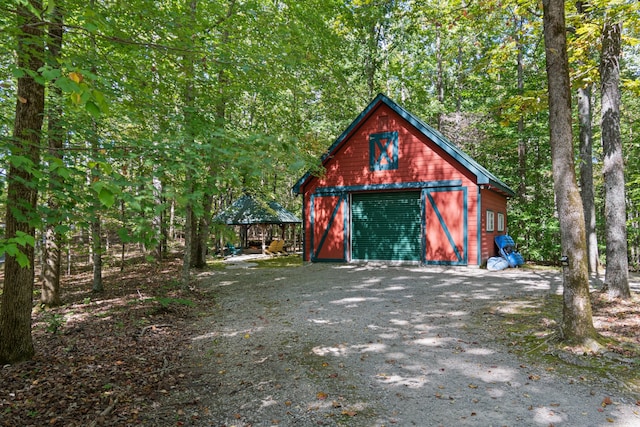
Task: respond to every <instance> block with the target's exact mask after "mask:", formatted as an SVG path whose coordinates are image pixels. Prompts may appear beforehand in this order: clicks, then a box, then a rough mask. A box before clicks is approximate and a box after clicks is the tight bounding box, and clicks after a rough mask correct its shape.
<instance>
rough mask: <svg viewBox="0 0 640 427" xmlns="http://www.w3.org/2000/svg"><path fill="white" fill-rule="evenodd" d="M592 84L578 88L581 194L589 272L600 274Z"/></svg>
mask: <svg viewBox="0 0 640 427" xmlns="http://www.w3.org/2000/svg"><path fill="white" fill-rule="evenodd" d="M591 111H592V103H591V85H587V86H585V87H581V88H579V89H578V121H579V124H580V137H579V139H580V189H581V191H580V196H581V197H582V206H583V209H584V222H585V229H586V239H587V253H588V258H587V259H588V267H589V273H595V274H596V276H598V274H599V271H598V266H599V263H598V235H597V233H596V204H595V193H594V189H593V138H592V135H593V133H592V131H591V118H592V113H591Z"/></svg>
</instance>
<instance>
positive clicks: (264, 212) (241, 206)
mask: <svg viewBox="0 0 640 427" xmlns="http://www.w3.org/2000/svg"><path fill="white" fill-rule="evenodd" d="M213 221H214V222H219V223H223V224H226V225H235V226H240V228H241V235H240V236H241V242H242V246H243V247H246V246H247V243H248V242H247V234H248V233H247V232H248V230H249V228H250V227H251V226H253V225H258V226H260V228H261V233H260V234H261V239H262V251H263V252H264V250H265V248H266V244H265V232H264V228H265V226H269V225H278V226H280V229H281V237H282V239H283V240H284V234H285V227H286V226H287V225H289V224H302V220H301V219H300V218H298V217H297V216H295V215H294V214H293V213H291V212H289V211H288V210H286V209H285V208H283V207H282V205H280V204H279V203H278V202H276V201H273V200H272V201H265V200H261V199H258V198H256V197H253V196H250V195H248V194H245V195H244V196H242V197H240V198H239V199H238V200H236V201H235V202H233V203H232V204H231V206H229V207H228V208H227V209H225V210H224V211H222V212H220V213H219V214H218V215H216V216H215V217H214V218H213ZM294 235H295V234H294ZM294 240H295V239H294Z"/></svg>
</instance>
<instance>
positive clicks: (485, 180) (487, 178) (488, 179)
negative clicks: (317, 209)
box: [292, 93, 515, 197]
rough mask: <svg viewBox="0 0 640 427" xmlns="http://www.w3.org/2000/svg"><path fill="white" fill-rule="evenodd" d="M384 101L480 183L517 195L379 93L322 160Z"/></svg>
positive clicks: (302, 180) (295, 188) (297, 190)
mask: <svg viewBox="0 0 640 427" xmlns="http://www.w3.org/2000/svg"><path fill="white" fill-rule="evenodd" d="M380 102H382V103H384V104H385V105H387V106H388V107H389V108H391V109H392V110H393V111H394V112H396V113H397V114H398V115H399V116H400V117H402V118H403V119H405V120H406V121H407V122H409V123H410V124H411V125H412V126H414V127H415V128H416V129H418V130H419V131H420V132H421V133H422V134H423V135H425V136H427V137H428V138H429V139H431V140H432V141H433V142H434V143H435V144H436V145H438V147H440V148H441V149H442V150H444V151H445V152H446V153H447V154H449V155H450V156H451V157H453V158H454V159H455V160H456V161H457V162H459V163H460V164H461V165H462V166H464V167H465V168H466V169H467V170H468V171H469V172H471V173H473V174H474V175H475V176H476V179H477V180H478V184H491V185H492V186H494V187H496V188H498V189H499V190H501V191H503V192H505V193H506V194H507V195H508V196H509V197H513V196H515V192H514V191H513V190H512V189H511V188H509V186H508V185H507V184H506V183H504V182H503V181H502V180H500V179H499V178H498V177H496V176H495V175H493V174H492V173H491V172H489V171H488V170H487V169H486V168H485V167H483V166H482V165H480V164H479V163H478V162H476V161H475V160H473V159H472V158H471V157H470V156H469V155H467V154H466V153H464V152H463V151H462V150H460V149H459V148H458V147H456V146H455V145H454V144H453V143H452V142H451V141H449V140H448V139H447V138H446V137H445V136H444V135H443V134H442V133H440V132H439V131H438V130H436V129H434V128H432V127H431V126H429V125H428V124H426V123H425V122H423V121H422V120H420V119H419V118H417V117H416V116H414V115H413V114H411V113H410V112H408V111H407V110H405V109H404V108H403V107H401V106H400V105H398V104H397V103H396V102H394V101H393V100H391V99H390V98H389V97H388V96H386V95H384V94H382V93H379V94H378V95H377V96H376V97H375V98H374V99H373V100H372V101H371V102H370V103H369V105H368V106H367V107H366V108H365V109H364V110H363V111H362V112H361V113H360V114H359V115H358V117H356V118H355V119H354V120H353V122H351V124H350V125H349V127H347V129H345V130H344V132H342V133H341V134H340V136H339V137H338V138H337V139H336V140H335V141H334V143H333V144H331V146H330V147H329V149H328V150H327V152H326V153H325V154H323V155H322V157H321V159H320V161H321V162H322V163H324V162H325V161H326V160H327V159H328V158H329V157H330V156H331V155H332V154H333V153H334V152H335V151H336V150H337V149H338V148H339V147H340V145H341V144H342V143H343V142H344V140H345V139H346V138H347V136H348V135H349V134H351V132H352V131H353V130H354V129H355V128H356V127H358V126H359V125H360V123H361V122H362V120H363V119H364V118H365V117H366V116H367V115H368V114H369V113H370V112H371V111H372V110H373V109H374V108H375V107H376V106H377V105H378V104H379V103H380ZM310 176H311V173H310V172H307V173H305V174H304V176H303V177H302V178H300V179H299V180H298V182H296V184H295V185H294V186H293V187H292V191H293V192H295V193H296V194H300V189H301V187H302V186H303V185H304V184H305V182H306V181H307V180H308V179H309V177H310Z"/></svg>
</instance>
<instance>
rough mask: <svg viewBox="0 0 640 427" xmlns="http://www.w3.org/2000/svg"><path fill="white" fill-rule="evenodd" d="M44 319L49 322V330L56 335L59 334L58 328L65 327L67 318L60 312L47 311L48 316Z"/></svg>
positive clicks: (47, 327)
mask: <svg viewBox="0 0 640 427" xmlns="http://www.w3.org/2000/svg"><path fill="white" fill-rule="evenodd" d="M44 320H45V322H46V324H47V326H46V330H47V332H49V333H51V334H54V335H55V334H57V333H58V330H60V328H61V327H63V326H64V324H65V323H66V319H65V318H64V316H63V315H62V314H60V313H51V312H50V313H47V316H46V317H45V319H44Z"/></svg>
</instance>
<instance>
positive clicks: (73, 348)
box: [0, 266, 191, 427]
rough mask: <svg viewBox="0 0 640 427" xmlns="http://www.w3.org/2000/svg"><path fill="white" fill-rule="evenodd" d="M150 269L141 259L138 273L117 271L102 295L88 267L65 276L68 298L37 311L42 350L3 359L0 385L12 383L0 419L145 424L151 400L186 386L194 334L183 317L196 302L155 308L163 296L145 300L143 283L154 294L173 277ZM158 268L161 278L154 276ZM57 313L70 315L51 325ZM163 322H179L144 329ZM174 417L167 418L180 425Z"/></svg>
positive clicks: (0, 402) (7, 422)
mask: <svg viewBox="0 0 640 427" xmlns="http://www.w3.org/2000/svg"><path fill="white" fill-rule="evenodd" d="M149 269H150V268H149V267H148V266H136V272H135V274H136V275H139V277H134V275H131V272H126V273H125V274H128V275H129V276H128V277H127V278H126V280H125V279H123V278H118V276H117V275H114V276H113V277H112V278H111V279H109V280H105V288H106V291H105V293H104V294H101V295H99V296H96V295H95V294H91V293H90V289H91V286H90V284H89V283H88V282H86V281H83V280H81V279H80V276H81V275H76V276H73V275H72V276H66V278H65V279H66V280H65V283H63V289H64V294H63V298H65V302H66V303H67V305H66V306H64V307H60V308H56V309H52V310H50V311H43V312H34V316H33V325H34V326H33V332H32V336H33V340H34V345H35V347H36V349H37V353H36V356H35V357H34V358H33V359H32V360H30V361H27V362H24V363H19V364H14V365H7V366H4V367H0V390H3V391H6V393H4V392H3V393H2V396H1V397H0V413H1V414H2V416H0V426H20V425H24V426H26V425H49V426H65V427H67V426H68V427H74V426H78V427H79V426H90V425H122V426H125V425H136V424H145V422H144V417H145V416H147V415H148V414H149V413H150V412H152V411H151V410H150V407H151V405H153V404H154V403H155V402H157V401H159V400H160V398H161V396H163V395H167V394H170V393H172V392H173V391H175V390H177V389H179V388H180V384H181V383H182V382H184V381H185V380H187V379H188V378H187V377H186V375H185V374H184V373H183V372H181V371H180V370H179V366H180V365H181V364H182V363H181V361H180V359H181V351H182V350H183V348H184V347H186V344H187V342H188V340H189V334H188V332H187V329H186V328H183V327H182V326H181V325H182V324H186V322H185V318H188V317H189V316H190V314H189V313H190V311H189V310H191V309H189V308H186V307H185V308H184V309H183V308H180V307H176V308H171V307H170V308H169V309H168V310H166V311H165V312H163V313H162V314H158V315H155V314H153V315H152V314H150V313H154V312H155V310H156V309H157V306H158V302H157V301H156V300H152V299H148V300H146V301H143V300H142V299H141V298H140V297H139V295H140V294H139V293H138V292H137V291H138V290H140V291H141V292H143V293H144V294H145V295H153V294H154V292H157V291H158V290H159V289H160V288H161V287H162V286H163V285H164V284H165V280H166V281H168V280H169V279H166V278H164V277H163V276H162V274H158V273H156V272H154V273H151V272H150V271H149ZM151 276H153V277H155V278H156V281H155V282H153V283H151V284H148V283H147V282H146V277H151ZM110 280H113V281H115V282H116V283H117V286H115V285H114V284H113V283H110ZM149 286H151V287H150V288H148V287H149ZM51 313H54V314H59V315H60V316H65V318H67V319H71V320H67V321H66V322H65V323H64V324H63V325H61V326H60V327H58V328H57V330H56V332H55V333H52V332H51V331H48V330H47V319H48V318H51ZM159 324H167V325H172V327H171V328H159V327H156V328H153V327H151V328H148V329H143V328H145V327H147V326H149V325H159ZM141 329H142V330H144V331H145V332H146V333H144V334H141V333H140V331H141ZM180 416H186V415H185V414H183V415H180ZM173 417H175V414H173V415H171V416H169V418H168V419H169V420H171V421H168V424H167V425H169V424H171V425H176V421H175V418H173Z"/></svg>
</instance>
